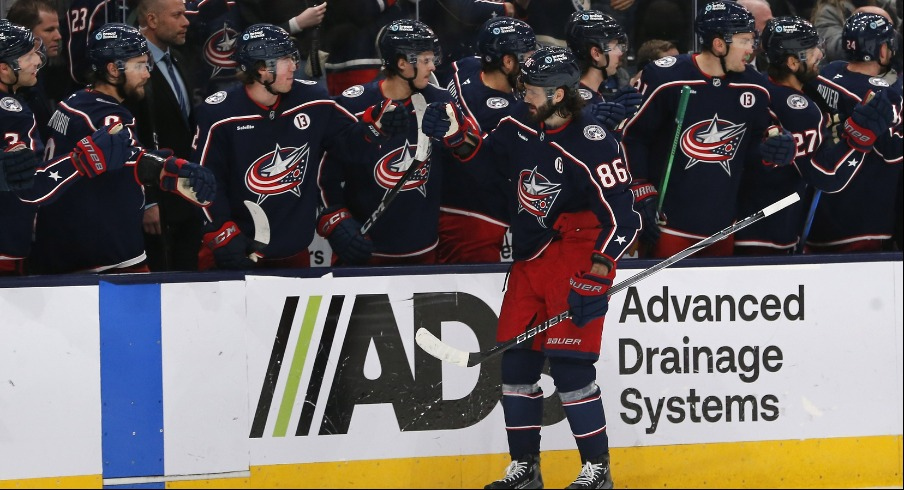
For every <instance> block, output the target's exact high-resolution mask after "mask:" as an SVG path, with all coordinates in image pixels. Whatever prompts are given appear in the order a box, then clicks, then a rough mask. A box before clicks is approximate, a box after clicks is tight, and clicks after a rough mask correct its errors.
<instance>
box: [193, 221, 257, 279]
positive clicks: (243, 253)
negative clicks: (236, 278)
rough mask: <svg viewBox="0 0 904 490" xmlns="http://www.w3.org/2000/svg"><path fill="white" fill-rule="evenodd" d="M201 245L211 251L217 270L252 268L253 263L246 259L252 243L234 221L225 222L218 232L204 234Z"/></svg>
mask: <svg viewBox="0 0 904 490" xmlns="http://www.w3.org/2000/svg"><path fill="white" fill-rule="evenodd" d="M203 243H204V245H206V246H207V247H208V248H210V249H211V250H212V251H213V259H214V261H215V262H216V263H217V268H219V269H233V270H244V269H253V268H254V261H253V260H251V259H250V258H248V255H249V254H250V253H251V246H252V242H251V240H249V239H248V237H247V236H246V235H245V234H244V233H242V230H240V229H239V227H238V225H236V224H235V222H234V221H227V222H225V223H223V226H221V227H220V228H219V229H218V230H216V231H211V232H208V233H205V234H204V238H203Z"/></svg>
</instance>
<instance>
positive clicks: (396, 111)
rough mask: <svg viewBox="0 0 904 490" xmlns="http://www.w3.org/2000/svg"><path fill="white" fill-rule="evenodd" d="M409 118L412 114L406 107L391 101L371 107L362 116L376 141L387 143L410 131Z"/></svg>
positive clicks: (387, 100)
mask: <svg viewBox="0 0 904 490" xmlns="http://www.w3.org/2000/svg"><path fill="white" fill-rule="evenodd" d="M409 118H410V114H409V113H408V110H406V109H405V106H404V105H401V104H398V103H396V102H395V101H393V100H390V99H386V100H384V101H383V102H380V103H378V104H375V105H373V106H371V107H370V108H369V109H367V110H366V111H364V114H363V115H362V116H361V120H362V121H364V122H365V123H367V128H368V129H369V130H370V132H371V134H372V135H373V137H374V140H376V141H385V140H387V139H389V138H391V137H393V136H395V135H397V134H405V133H406V132H407V131H408V120H409Z"/></svg>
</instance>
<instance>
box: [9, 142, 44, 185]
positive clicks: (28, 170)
mask: <svg viewBox="0 0 904 490" xmlns="http://www.w3.org/2000/svg"><path fill="white" fill-rule="evenodd" d="M39 163H40V162H39V161H38V159H37V158H36V157H35V152H33V151H31V150H30V149H28V148H27V147H26V146H25V144H24V143H21V142H20V143H19V144H17V145H16V146H13V147H11V148H7V149H6V151H2V152H0V191H3V192H5V191H20V190H24V189H29V188H31V186H32V185H33V184H34V181H35V169H36V168H38V165H39Z"/></svg>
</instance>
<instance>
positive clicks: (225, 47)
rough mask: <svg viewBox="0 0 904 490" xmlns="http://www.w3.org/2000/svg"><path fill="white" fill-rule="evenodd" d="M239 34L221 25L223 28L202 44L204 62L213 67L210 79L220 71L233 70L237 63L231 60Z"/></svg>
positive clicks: (225, 25)
mask: <svg viewBox="0 0 904 490" xmlns="http://www.w3.org/2000/svg"><path fill="white" fill-rule="evenodd" d="M238 36H239V33H238V32H236V31H235V30H234V29H232V28H230V27H229V25H228V24H225V23H224V24H223V28H222V29H220V30H219V31H216V32H214V33H213V34H212V35H211V36H210V37H208V38H207V41H205V42H204V61H206V62H207V64H208V65H210V66H212V67H213V71H211V72H210V78H213V77H215V76H217V74H218V73H220V71H222V70H234V69H235V67H236V66H238V63H236V62H235V60H234V59H232V55H233V53H235V40H236V39H237V38H238Z"/></svg>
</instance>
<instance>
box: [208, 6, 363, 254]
mask: <svg viewBox="0 0 904 490" xmlns="http://www.w3.org/2000/svg"><path fill="white" fill-rule="evenodd" d="M235 58H236V61H237V62H238V64H239V78H240V80H241V81H242V84H241V85H240V86H235V87H231V88H229V89H227V90H225V91H220V92H216V93H214V94H213V95H211V96H209V97H207V99H206V100H205V101H204V103H203V104H201V105H200V106H198V108H197V120H198V128H197V136H196V140H195V143H194V145H193V152H192V155H193V158H195V159H197V161H198V162H200V163H201V164H202V165H204V166H205V167H207V168H210V169H211V170H212V171H213V173H214V174H215V175H216V180H217V197H216V199H215V200H214V203H213V204H212V205H211V206H210V207H209V208H207V209H205V210H204V212H205V218H206V220H207V223H206V225H205V235H204V239H203V242H204V245H203V247H202V248H201V254H200V257H199V267H200V268H201V269H202V270H203V269H207V268H210V267H212V266H213V265H214V264H215V265H216V267H218V268H220V269H250V268H254V267H267V268H280V267H308V266H309V265H310V256H309V252H308V246H309V245H310V243H311V241H312V240H313V237H314V229H315V226H316V217H317V209H318V207H319V206H320V203H321V201H320V193H319V189H318V188H317V178H318V175H319V173H320V171H321V168H320V162H321V160H322V159H323V155H324V152H325V151H326V150H329V151H330V152H331V153H337V154H343V152H345V153H347V154H350V155H351V154H356V153H357V152H360V151H362V149H361V148H359V147H358V145H366V144H367V142H366V140H365V136H364V133H365V131H366V127H365V125H364V124H358V122H357V119H355V116H354V115H352V114H351V113H350V112H348V111H346V110H345V109H343V108H342V107H340V106H339V105H337V104H336V103H335V102H334V101H333V100H331V99H330V98H329V96H328V95H327V93H326V91H325V90H323V89H322V88H321V87H318V86H317V84H316V82H313V81H310V80H295V79H294V73H295V70H296V69H297V68H298V62H299V58H298V51H297V49H296V47H295V44H294V43H293V41H292V38H291V37H290V36H289V33H288V32H286V31H285V30H283V29H281V28H279V27H277V26H274V25H272V24H255V25H252V26H250V27H248V28H247V29H245V31H244V32H243V33H242V35H241V36H240V37H239V40H238V45H237V47H236V53H235ZM374 124H380V121H375V122H374ZM246 200H248V201H251V202H255V203H257V204H259V205H260V207H261V208H262V209H263V211H264V212H265V213H266V215H267V218H268V221H269V224H270V230H271V237H270V243H269V245H267V246H266V247H265V248H264V249H262V250H254V249H253V245H254V242H253V240H252V239H251V237H253V236H254V234H255V231H256V230H254V224H253V219H252V217H251V215H250V214H249V212H248V210H247V208H246V207H245V205H244V201H246ZM329 225H331V226H333V227H335V226H336V223H330V224H329ZM368 245H369V242H367V241H362V242H361V246H362V247H367V246H368ZM252 253H256V254H258V255H261V256H263V258H261V259H260V260H258V261H257V262H256V263H255V262H254V261H252V259H251V258H249V255H251V254H252Z"/></svg>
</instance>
